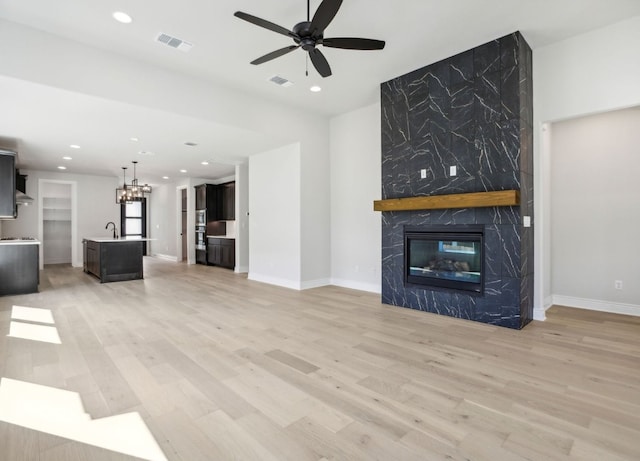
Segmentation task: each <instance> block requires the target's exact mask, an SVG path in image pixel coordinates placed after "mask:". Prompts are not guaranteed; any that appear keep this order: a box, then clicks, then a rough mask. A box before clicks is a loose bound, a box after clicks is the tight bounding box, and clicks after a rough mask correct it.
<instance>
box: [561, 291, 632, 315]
mask: <svg viewBox="0 0 640 461" xmlns="http://www.w3.org/2000/svg"><path fill="white" fill-rule="evenodd" d="M553 304H554V305H557V306H567V307H576V308H578V309H589V310H592V311H600V312H610V313H612V314H625V315H635V316H638V317H640V305H638V304H625V303H616V302H611V301H601V300H599V299H585V298H574V297H572V296H562V295H553Z"/></svg>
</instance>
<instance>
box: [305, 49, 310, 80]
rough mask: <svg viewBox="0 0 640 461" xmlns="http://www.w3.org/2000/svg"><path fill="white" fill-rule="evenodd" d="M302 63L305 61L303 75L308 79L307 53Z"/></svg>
mask: <svg viewBox="0 0 640 461" xmlns="http://www.w3.org/2000/svg"><path fill="white" fill-rule="evenodd" d="M304 61H305V70H304V75H306V76H307V77H308V76H309V53H306V56H305V59H304Z"/></svg>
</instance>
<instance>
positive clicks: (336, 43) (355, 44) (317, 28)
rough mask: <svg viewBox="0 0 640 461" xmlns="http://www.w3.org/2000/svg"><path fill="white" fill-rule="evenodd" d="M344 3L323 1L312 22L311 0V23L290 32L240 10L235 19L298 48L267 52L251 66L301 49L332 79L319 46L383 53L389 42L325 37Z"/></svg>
mask: <svg viewBox="0 0 640 461" xmlns="http://www.w3.org/2000/svg"><path fill="white" fill-rule="evenodd" d="M341 5H342V0H323V1H322V3H321V4H320V6H318V9H317V10H316V12H315V14H314V15H313V19H311V20H309V15H310V12H309V0H307V20H306V21H303V22H299V23H298V24H296V25H295V26H293V30H289V29H286V28H284V27H282V26H279V25H277V24H274V23H273V22H270V21H267V20H265V19H262V18H258V17H256V16H253V15H251V14H248V13H243V12H242V11H236V12H235V13H234V16H236V17H237V18H240V19H243V20H245V21H247V22H250V23H252V24H255V25H256V26H259V27H263V28H265V29H267V30H270V31H272V32H276V33H278V34H281V35H286V36H287V37H289V38H291V39H293V41H294V42H295V45H289V46H286V47H284V48H280V49H279V50H275V51H272V52H271V53H267V54H265V55H264V56H261V57H259V58H257V59H254V60H253V61H251V64H254V65H258V64H263V63H265V62H268V61H271V60H272V59H276V58H279V57H280V56H284V55H285V54H287V53H290V52H292V51H293V50H296V49H298V48H302V49H303V50H304V51H306V52H307V53H309V58H311V63H312V64H313V67H315V69H316V70H317V71H318V73H319V74H320V75H321V76H322V77H329V76H330V75H331V67H330V66H329V62H328V61H327V59H326V58H325V57H324V55H323V54H322V52H321V51H320V50H319V49H318V48H317V47H318V45H322V46H326V47H329V48H341V49H345V50H381V49H383V48H384V45H385V42H384V41H382V40H373V39H370V38H355V37H337V38H324V31H325V29H326V28H327V26H328V25H329V24H330V23H331V21H332V20H333V18H334V17H335V15H336V14H337V13H338V10H339V9H340V6H341Z"/></svg>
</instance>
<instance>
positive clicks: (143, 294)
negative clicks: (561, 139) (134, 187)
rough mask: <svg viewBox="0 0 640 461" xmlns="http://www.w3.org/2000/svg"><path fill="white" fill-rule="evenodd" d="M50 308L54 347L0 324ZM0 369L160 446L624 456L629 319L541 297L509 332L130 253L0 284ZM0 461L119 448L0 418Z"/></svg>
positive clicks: (221, 453) (321, 455) (639, 359)
mask: <svg viewBox="0 0 640 461" xmlns="http://www.w3.org/2000/svg"><path fill="white" fill-rule="evenodd" d="M14 304H16V305H22V306H29V307H39V308H47V309H51V310H52V311H53V316H54V318H55V321H56V326H57V328H58V331H59V334H60V337H61V340H62V345H53V344H47V343H37V342H34V341H28V340H24V339H19V338H11V337H7V336H6V334H7V332H8V330H9V321H10V311H11V308H12V306H13V305H14ZM0 376H3V377H7V378H12V379H17V380H23V381H27V382H31V383H37V384H42V385H46V386H52V387H57V388H62V389H68V390H72V391H75V392H78V393H80V395H81V397H82V400H83V403H84V406H85V408H86V411H87V412H88V413H90V414H91V416H92V418H101V417H105V416H110V415H117V414H120V413H125V412H130V411H137V412H139V413H140V414H141V415H142V417H143V418H144V420H145V422H146V424H147V426H148V427H149V429H150V430H151V432H152V433H153V434H154V436H155V438H156V440H157V441H158V443H159V445H160V446H161V448H162V450H163V451H164V453H165V455H166V456H167V458H168V459H170V460H184V461H195V460H261V461H264V460H292V461H304V460H385V461H387V460H421V461H424V460H473V461H479V460H487V461H502V460H597V461H616V460H638V459H640V318H635V317H626V316H620V315H613V314H603V313H596V312H589V311H582V310H577V309H569V308H562V307H553V308H551V309H550V310H549V311H548V320H547V321H546V322H535V321H534V322H532V323H531V324H530V325H528V326H527V327H526V328H525V329H524V330H522V331H513V330H508V329H502V328H498V327H492V326H488V325H483V324H477V323H472V322H467V321H463V320H457V319H451V318H448V317H442V316H436V315H432V314H426V313H422V312H416V311H412V310H408V309H401V308H396V307H390V306H385V305H382V304H380V301H379V296H378V295H375V294H370V293H364V292H358V291H354V290H348V289H342V288H336V287H325V288H318V289H313V290H307V291H303V292H297V291H293V290H287V289H282V288H278V287H273V286H270V285H265V284H261V283H257V282H251V281H248V280H247V279H246V276H243V275H237V274H233V273H232V272H231V271H228V270H225V269H219V268H214V267H203V266H187V265H184V264H176V263H172V262H166V261H161V260H156V259H153V258H145V280H143V281H132V282H119V283H109V284H103V285H101V284H99V283H98V282H97V280H96V279H94V278H92V277H91V276H88V275H86V274H84V273H83V272H82V271H81V270H79V269H72V268H70V267H60V266H56V267H51V268H47V269H45V270H44V272H42V275H41V285H40V293H38V294H33V295H24V296H15V297H3V298H0ZM0 459H2V460H11V461H13V460H65V461H67V460H85V459H90V460H121V459H132V458H128V457H126V456H124V455H121V454H117V453H114V452H110V451H107V450H102V449H98V448H94V447H91V446H87V445H83V444H81V443H78V442H71V441H68V440H66V439H62V438H58V437H54V436H51V435H47V434H42V433H38V432H35V431H32V430H29V429H24V428H21V427H18V426H14V425H10V424H7V423H0Z"/></svg>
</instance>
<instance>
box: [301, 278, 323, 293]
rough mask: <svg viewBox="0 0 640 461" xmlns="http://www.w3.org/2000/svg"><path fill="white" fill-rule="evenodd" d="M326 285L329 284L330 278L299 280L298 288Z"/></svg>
mask: <svg viewBox="0 0 640 461" xmlns="http://www.w3.org/2000/svg"><path fill="white" fill-rule="evenodd" d="M327 285H331V279H316V280H307V281H306V282H300V289H301V290H308V289H310V288H318V287H326V286H327Z"/></svg>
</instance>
